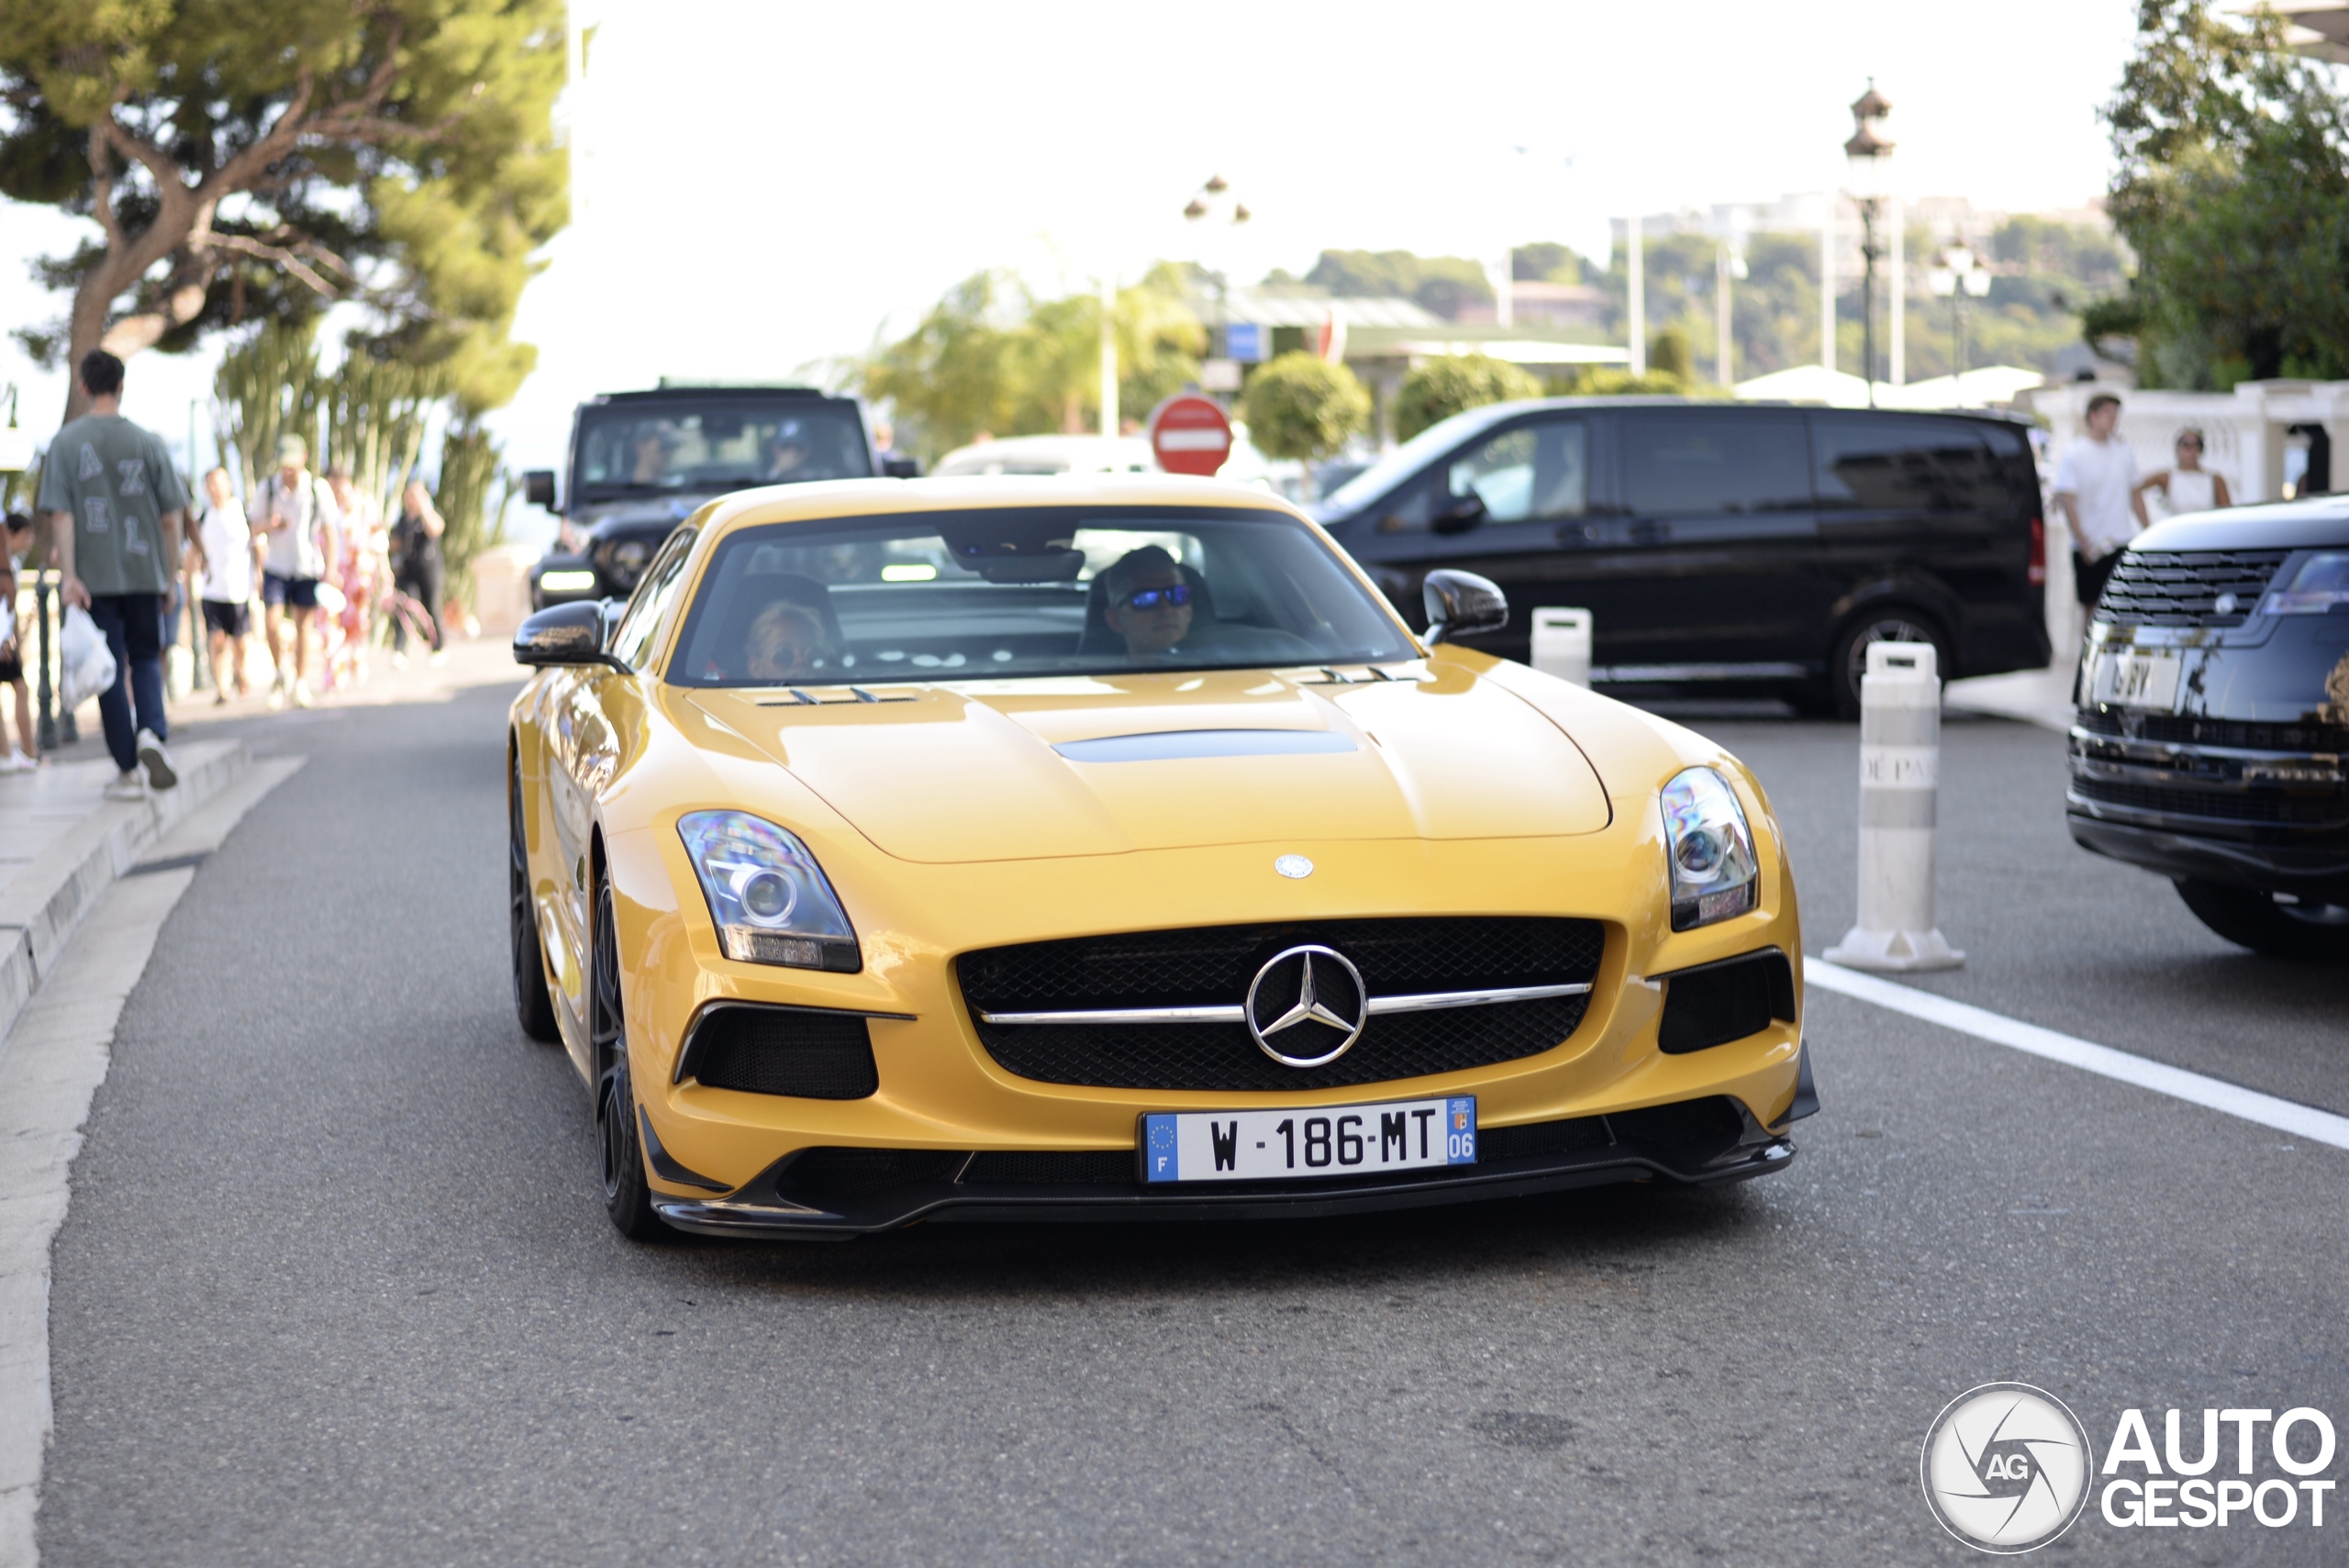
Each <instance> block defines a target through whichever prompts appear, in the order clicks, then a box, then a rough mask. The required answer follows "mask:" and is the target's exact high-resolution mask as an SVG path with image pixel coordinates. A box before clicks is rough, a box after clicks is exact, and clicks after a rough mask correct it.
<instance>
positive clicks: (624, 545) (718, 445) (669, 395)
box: [525, 386, 913, 609]
mask: <svg viewBox="0 0 2349 1568" xmlns="http://www.w3.org/2000/svg"><path fill="white" fill-rule="evenodd" d="M886 466H887V473H888V474H889V476H891V477H904V476H907V475H909V474H910V473H912V472H913V466H912V463H911V462H910V461H909V460H906V459H893V460H890V461H889V462H888V463H887V465H886ZM882 472H883V466H882V464H881V463H879V462H876V460H875V458H874V450H873V441H872V437H871V436H870V435H869V434H868V433H867V431H866V429H865V426H864V414H863V409H862V408H860V407H859V406H858V405H857V403H856V400H855V399H854V398H850V397H831V396H827V395H825V394H823V393H820V392H818V391H815V390H814V389H813V388H809V387H796V386H776V387H728V386H662V387H661V388H659V389H658V390H656V391H652V392H615V393H610V394H607V395H604V396H601V397H593V398H590V399H588V400H587V401H586V402H584V403H583V404H581V405H580V406H579V411H578V413H577V414H576V415H574V416H573V419H572V426H571V463H570V468H569V470H568V472H567V475H566V481H565V484H563V486H562V496H561V503H562V504H561V506H558V505H557V496H556V494H555V476H554V474H553V473H551V472H549V471H547V470H543V469H541V470H540V471H538V472H536V473H530V474H529V475H527V476H526V478H525V484H526V487H527V494H528V495H529V499H530V500H531V501H532V502H533V503H535V504H536V505H538V506H544V507H546V508H547V509H548V510H549V511H557V512H560V513H561V514H562V516H563V517H565V518H566V519H567V520H568V521H569V523H570V524H571V528H570V532H571V534H572V536H573V539H575V541H576V545H577V548H576V549H575V550H564V551H556V552H550V553H549V554H548V555H546V556H545V557H544V558H542V559H541V560H540V562H539V565H538V570H537V572H536V573H534V574H533V575H532V578H531V581H530V604H531V607H532V608H533V609H544V608H546V607H547V606H549V605H560V604H564V603H567V602H569V601H571V600H573V599H603V598H618V599H625V598H627V597H628V596H629V594H631V593H633V592H634V591H635V589H636V579H637V576H638V574H639V573H641V572H642V571H643V570H644V568H645V564H646V563H647V562H650V561H651V559H652V557H653V556H654V555H655V554H657V553H658V552H659V551H660V549H661V544H662V540H664V539H667V538H668V537H669V534H670V532H671V530H673V529H674V528H676V526H677V525H678V524H679V523H681V522H683V521H685V518H687V517H691V516H692V515H693V514H694V511H695V509H696V508H697V507H698V506H701V504H702V503H703V502H705V501H707V500H709V499H711V498H712V497H714V496H718V495H725V494H726V493H727V492H728V491H729V490H743V489H748V488H749V487H751V486H752V485H756V484H791V483H795V482H797V481H801V480H810V479H867V478H871V477H872V476H873V475H874V474H875V473H882Z"/></svg>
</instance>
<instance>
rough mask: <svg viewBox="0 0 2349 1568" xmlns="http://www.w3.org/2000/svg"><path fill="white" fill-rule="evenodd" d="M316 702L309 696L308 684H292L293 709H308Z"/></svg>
mask: <svg viewBox="0 0 2349 1568" xmlns="http://www.w3.org/2000/svg"><path fill="white" fill-rule="evenodd" d="M317 700H318V699H317V698H316V697H314V696H312V695H310V683H309V682H307V681H296V682H295V683H294V706H295V707H308V706H312V705H313V704H315V703H316V702H317Z"/></svg>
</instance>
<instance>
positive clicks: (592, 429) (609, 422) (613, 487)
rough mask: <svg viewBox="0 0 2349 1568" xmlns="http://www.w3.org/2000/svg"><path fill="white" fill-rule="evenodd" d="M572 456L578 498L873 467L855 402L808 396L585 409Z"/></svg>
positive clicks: (855, 472)
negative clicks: (575, 454)
mask: <svg viewBox="0 0 2349 1568" xmlns="http://www.w3.org/2000/svg"><path fill="white" fill-rule="evenodd" d="M577 461H578V464H579V476H578V488H579V492H580V494H581V495H582V497H583V498H585V497H592V496H595V495H629V494H641V493H646V492H658V491H686V490H690V491H721V490H739V489H740V488H742V487H743V486H745V485H750V484H790V483H793V482H795V481H797V480H802V479H865V478H869V477H871V475H872V473H873V462H872V459H871V456H870V454H869V453H868V451H867V449H866V447H865V443H864V426H863V421H862V420H861V419H859V418H858V417H857V413H856V410H855V408H854V407H853V406H851V405H848V404H843V403H829V402H818V401H817V400H815V399H813V398H807V399H795V400H793V401H791V402H789V403H783V402H779V401H774V400H753V399H748V398H740V397H735V398H724V397H705V398H691V397H681V398H679V399H677V400H676V401H675V402H670V401H668V400H666V399H663V400H662V401H660V402H657V403H656V402H650V401H648V402H629V403H611V404H606V405H604V406H600V407H591V408H587V409H584V410H582V411H581V413H580V416H579V447H578V458H577Z"/></svg>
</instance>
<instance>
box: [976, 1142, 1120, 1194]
mask: <svg viewBox="0 0 2349 1568" xmlns="http://www.w3.org/2000/svg"><path fill="white" fill-rule="evenodd" d="M962 1179H963V1185H964V1186H996V1185H1000V1186H1018V1187H1031V1186H1032V1187H1056V1186H1102V1185H1108V1184H1122V1185H1126V1186H1131V1185H1132V1184H1133V1183H1134V1153H1133V1151H1132V1150H1130V1149H1087V1150H1081V1151H1074V1152H1053V1153H1029V1152H1026V1151H1017V1150H1015V1151H1009V1152H1000V1151H998V1152H991V1153H985V1154H978V1155H974V1156H973V1157H972V1160H971V1164H970V1168H969V1169H968V1170H966V1171H964V1172H963V1178H962Z"/></svg>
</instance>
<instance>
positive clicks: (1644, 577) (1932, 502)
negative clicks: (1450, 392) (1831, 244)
mask: <svg viewBox="0 0 2349 1568" xmlns="http://www.w3.org/2000/svg"><path fill="white" fill-rule="evenodd" d="M2024 428H2025V427H2023V426H2022V425H2021V423H2019V422H2017V421H2014V420H2009V419H2005V418H2000V417H1992V416H1982V415H1954V414H1906V413H1893V412H1888V411H1879V410H1873V409H1826V408H1795V407H1787V406H1771V405H1761V404H1734V403H1698V402H1690V401H1687V400H1684V399H1679V398H1616V399H1601V398H1560V399H1554V400H1551V401H1546V402H1540V403H1507V404H1500V405H1497V406H1492V407H1488V408H1478V409H1473V410H1471V411H1470V412H1468V413H1465V414H1460V415H1456V416H1454V417H1452V418H1450V419H1447V420H1445V421H1444V422H1443V423H1442V424H1440V425H1438V426H1436V427H1434V428H1431V429H1429V430H1426V431H1424V432H1422V433H1421V434H1419V436H1417V437H1415V438H1414V439H1411V440H1410V441H1408V442H1407V443H1406V444H1405V445H1403V446H1402V447H1401V448H1399V449H1397V450H1396V451H1395V452H1394V453H1393V454H1392V455H1390V456H1388V457H1387V458H1386V459H1384V460H1383V461H1381V462H1379V463H1378V464H1377V465H1376V466H1375V467H1373V468H1371V469H1370V470H1368V471H1367V472H1365V473H1362V474H1360V475H1358V476H1357V477H1356V478H1354V479H1353V480H1352V481H1350V482H1348V483H1347V484H1345V485H1344V486H1343V487H1342V488H1341V489H1340V490H1338V491H1337V492H1336V493H1335V494H1334V495H1331V496H1330V498H1329V500H1328V501H1326V502H1324V503H1323V504H1322V506H1321V508H1320V513H1319V515H1320V519H1321V522H1322V524H1323V526H1324V527H1326V528H1329V529H1330V532H1331V533H1333V534H1334V535H1336V536H1337V539H1338V540H1339V542H1340V543H1341V544H1343V545H1344V546H1345V548H1346V549H1347V550H1350V551H1351V552H1353V556H1354V558H1355V559H1356V560H1358V561H1360V562H1362V563H1363V565H1364V567H1365V568H1367V569H1368V570H1369V572H1370V573H1371V575H1372V576H1373V577H1374V578H1375V579H1376V580H1377V582H1378V584H1379V585H1380V587H1382V588H1383V589H1385V590H1386V595H1387V597H1388V598H1389V599H1391V600H1393V601H1394V603H1395V605H1396V606H1397V608H1399V609H1400V610H1401V611H1402V612H1403V613H1404V614H1405V615H1406V616H1407V617H1411V619H1412V623H1413V625H1414V626H1417V625H1418V624H1419V620H1418V617H1419V613H1420V611H1419V606H1420V597H1421V596H1420V583H1421V581H1422V580H1423V579H1424V578H1425V577H1426V575H1427V573H1429V572H1430V571H1431V570H1433V569H1435V568H1438V567H1460V568H1464V569H1465V570H1467V571H1470V572H1474V573H1478V574H1479V575H1481V576H1485V577H1489V578H1491V579H1492V580H1493V581H1494V582H1496V583H1497V584H1500V586H1501V588H1502V589H1503V591H1504V592H1506V593H1507V594H1508V599H1509V603H1510V604H1511V605H1512V606H1515V607H1516V608H1517V610H1518V611H1519V612H1520V613H1518V614H1516V615H1513V616H1511V617H1509V624H1508V628H1506V629H1504V630H1502V631H1499V632H1496V633H1494V634H1492V635H1490V636H1485V637H1469V638H1465V639H1463V640H1464V641H1465V642H1467V643H1469V644H1470V645H1472V646H1475V647H1478V648H1482V649H1485V650H1486V651H1490V652H1494V653H1499V654H1503V655H1506V656H1507V657H1509V658H1512V659H1523V658H1525V657H1526V656H1527V652H1528V633H1527V627H1528V625H1529V624H1530V621H1531V611H1532V610H1533V609H1535V608H1537V607H1539V606H1550V605H1556V606H1575V607H1578V608H1584V609H1587V610H1589V611H1590V612H1591V613H1592V618H1593V628H1592V632H1593V643H1594V646H1593V649H1592V655H1591V664H1592V670H1591V676H1592V680H1593V683H1594V684H1605V685H1608V686H1609V687H1611V688H1614V689H1616V690H1617V692H1618V695H1626V693H1627V691H1628V690H1643V691H1646V692H1649V693H1653V694H1658V695H1662V694H1668V693H1675V692H1698V691H1703V692H1708V693H1712V694H1720V693H1742V694H1745V695H1761V696H1785V697H1788V698H1791V699H1793V700H1794V701H1795V702H1796V703H1797V704H1798V706H1804V707H1806V708H1810V709H1816V710H1831V711H1835V712H1840V713H1842V714H1844V715H1845V716H1847V717H1854V716H1856V715H1857V714H1858V712H1859V677H1860V673H1861V672H1862V671H1864V670H1865V668H1866V663H1867V644H1868V643H1870V642H1878V641H1886V640H1900V641H1917V640H1924V641H1931V642H1932V643H1933V644H1934V645H1935V647H1936V648H1937V649H1938V650H1939V652H1940V667H1941V670H1942V673H1943V676H1944V678H1954V677H1956V676H1960V675H1985V674H1992V673H1998V672H2000V671H2006V670H2025V669H2039V668H2043V667H2044V666H2045V664H2046V663H2047V656H2048V645H2047V631H2046V621H2045V616H2044V600H2043V586H2042V585H2043V583H2044V581H2045V578H2046V574H2047V573H2046V556H2045V548H2046V547H2045V531H2044V525H2043V519H2042V517H2041V511H2040V506H2041V503H2040V491H2039V479H2038V475H2037V473H2036V472H2035V470H2034V468H2033V466H2032V458H2031V446H2030V442H2029V440H2028V439H2027V438H2026V436H2025V434H2024Z"/></svg>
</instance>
